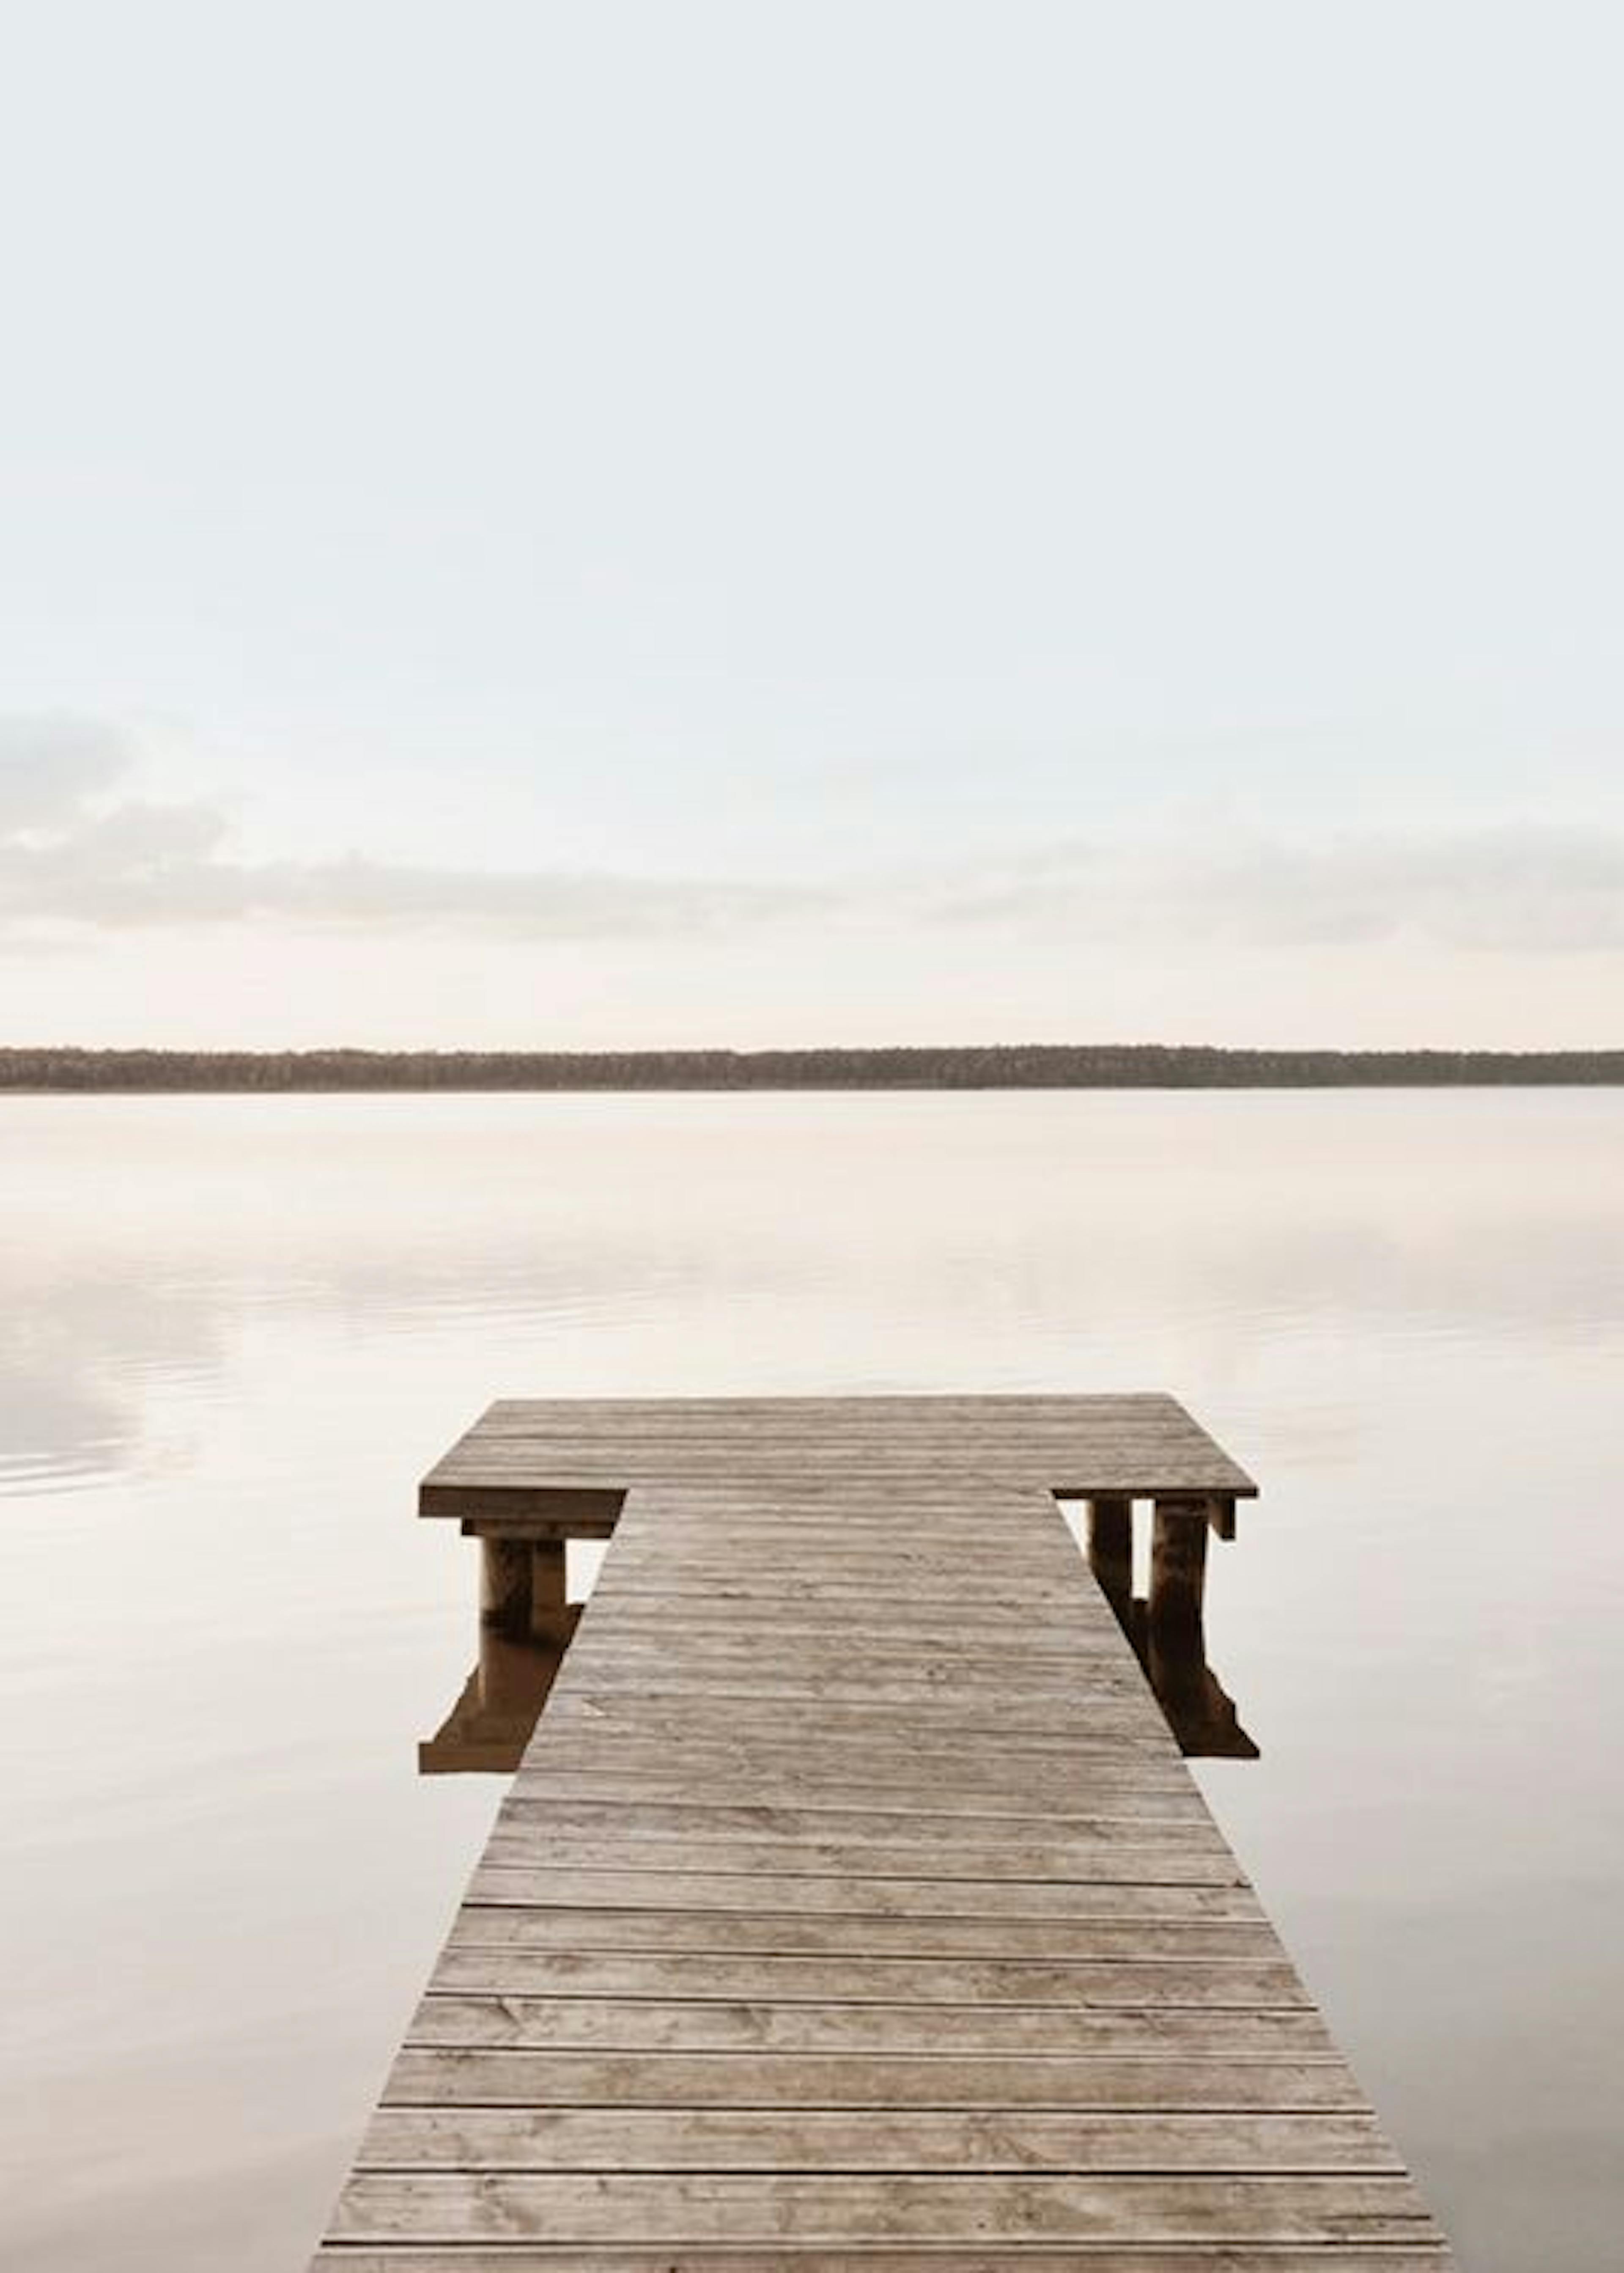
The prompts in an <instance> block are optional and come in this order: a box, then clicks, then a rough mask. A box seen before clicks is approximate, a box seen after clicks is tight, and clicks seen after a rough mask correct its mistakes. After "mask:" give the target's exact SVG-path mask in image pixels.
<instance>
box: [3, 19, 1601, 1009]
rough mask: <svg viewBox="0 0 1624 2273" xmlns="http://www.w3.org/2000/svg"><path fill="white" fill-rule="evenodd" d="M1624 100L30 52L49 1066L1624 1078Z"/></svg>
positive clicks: (58, 35)
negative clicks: (1262, 1063)
mask: <svg viewBox="0 0 1624 2273" xmlns="http://www.w3.org/2000/svg"><path fill="white" fill-rule="evenodd" d="M1620 86H1624V19H1621V18H1620V16H1619V14H1618V12H1617V11H1616V10H1615V9H1613V8H1612V7H1610V6H1605V5H1599V4H1598V5H1596V6H1575V5H1570V4H1563V0H1540V4H1527V5H1519V6H1503V5H1494V4H1493V0H1488V4H1486V0H1473V4H1461V5H1457V4H1454V0H1403V4H1389V0H1343V4H1332V0H1278V4H1275V0H1224V4H1219V0H1111V4H1093V5H1090V4H1088V0H1066V4H1059V0H1057V4H1036V0H985V4H977V5H964V4H954V0H927V4H912V0H862V4H848V0H817V4H810V0H807V4H802V0H740V4H718V0H659V4H652V0H645V4H633V0H570V4H560V0H554V4H548V0H513V4H501V0H458V4H456V5H452V4H449V0H443V4H435V5H432V6H430V5H425V4H422V0H322V4H320V5H309V4H304V0H277V4H275V5H271V4H268V0H261V4H255V5H247V4H243V0H195V4H194V0H142V4H141V5H139V6H135V5H131V4H129V0H117V4H101V5H95V4H82V0H49V4H48V0H20V4H17V5H14V6H13V7H12V8H11V10H10V11H8V13H7V16H6V23H5V36H4V56H3V59H0V310H3V311H4V349H3V351H0V1041H6V1040H10V1041H53V1040H61V1041H78V1042H139V1041H150V1042H160V1043H181V1044H184V1043H196V1044H228V1043H233V1042H241V1043H248V1044H256V1045H265V1046H276V1045H279V1044H311V1043H321V1042H328V1043H343V1042H348V1043H373V1044H378V1045H389V1044H409V1045H428V1046H456V1045H459V1044H466V1045H469V1046H481V1045H490V1046H536V1047H546V1046H570V1047H582V1046H594V1045H599V1044H601V1045H604V1046H622V1045H627V1044H637V1043H648V1044H662V1045H671V1044H680V1043H692V1044H707V1043H710V1044H725V1043H733V1044H737V1045H739V1046H750V1045H753V1044H764V1043H775V1042H783V1043H812V1042H837V1041H846V1040H850V1041H864V1040H868V1041H879V1040H898V1041H909V1040H916V1041H942V1040H951V1039H967V1040H990V1039H992V1040H996V1039H1029V1040H1056V1041H1059V1040H1067V1039H1075V1040H1091V1039H1160V1040H1169V1041H1212V1042H1226V1041H1227V1042H1237V1043H1247V1042H1276V1043H1281V1044H1291V1043H1313V1042H1322V1043H1343V1044H1350V1045H1352V1044H1382V1043H1401V1044H1402V1043H1415V1042H1433V1043H1437V1044H1448V1043H1452V1042H1459V1043H1463V1044H1497V1043H1498V1044H1506V1045H1508V1046H1549V1045H1560V1044H1565V1043H1576V1044H1585V1043H1596V1044H1601V1043H1614V1044H1616V1043H1619V1042H1620V1040H1624V1016H1620V1006H1621V1005H1624V762H1621V761H1624V639H1621V638H1620V632H1621V630H1624V441H1621V439H1620V436H1621V431H1624V414H1621V412H1620V404H1624V315H1621V314H1620V296H1619V291H1618V286H1617V271H1618V266H1619V251H1618V234H1619V223H1620V213H1624V137H1620V133H1619V131H1618V108H1619V99H1620Z"/></svg>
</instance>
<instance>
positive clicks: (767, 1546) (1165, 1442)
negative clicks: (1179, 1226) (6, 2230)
mask: <svg viewBox="0 0 1624 2273" xmlns="http://www.w3.org/2000/svg"><path fill="white" fill-rule="evenodd" d="M1253 1490H1254V1487H1253V1485H1252V1483H1251V1481H1250V1479H1249V1478H1248V1477H1247V1476H1246V1474H1244V1473H1243V1472H1242V1471H1241V1470H1240V1469H1239V1468H1238V1467H1235V1465H1234V1463H1233V1462H1232V1461H1231V1460H1230V1459H1228V1458H1227V1456H1226V1455H1225V1454H1224V1453H1223V1452H1221V1451H1220V1450H1219V1448H1218V1447H1217V1446H1216V1444H1213V1442H1212V1441H1211V1439H1210V1438H1209V1437H1207V1436H1206V1435H1205V1434H1204V1432H1203V1431H1202V1430H1201V1429H1199V1428H1197V1427H1196V1425H1195V1424H1194V1422H1193V1421H1191V1420H1190V1418H1189V1416H1188V1415H1187V1414H1185V1412H1184V1411H1183V1409H1182V1408H1181V1407H1179V1406H1178V1405H1177V1404H1176V1403H1175V1402H1174V1401H1173V1400H1172V1399H1169V1398H1164V1397H1140V1398H1133V1397H1112V1398H1025V1397H1022V1398H953V1399H890V1398H876V1399H849V1400H838V1401H824V1400H813V1399H762V1400H748V1401H745V1400H737V1401H731V1400H730V1401H704V1402H700V1401H695V1402H692V1403H688V1402H666V1401H662V1402H657V1403H656V1402H650V1403H647V1404H637V1403H608V1402H582V1403H570V1404H563V1403H547V1404H540V1403H528V1402H523V1403H507V1404H499V1405H497V1406H494V1407H491V1409H490V1412H489V1413H488V1414H486V1415H485V1417H484V1419H483V1421H482V1422H480V1423H479V1424H478V1425H477V1426H476V1427H475V1429H473V1430H472V1431H470V1433H469V1435H468V1437H465V1438H464V1439H463V1441H462V1442H461V1444H459V1445H458V1446H457V1447H455V1448H454V1450H453V1452H451V1453H449V1454H448V1455H447V1457H446V1459H445V1460H444V1461H442V1462H441V1463H440V1465H439V1467H437V1468H436V1469H435V1470H434V1471H433V1472H432V1474H430V1477H429V1478H428V1479H427V1480H426V1481H425V1483H424V1485H423V1512H424V1513H425V1514H428V1515H440V1516H448V1517H453V1518H455V1519H460V1521H461V1522H462V1524H463V1526H464V1527H465V1529H468V1530H469V1531H471V1532H474V1533H476V1534H479V1535H481V1537H482V1538H483V1542H484V1546H483V1556H484V1564H485V1575H484V1590H483V1604H484V1613H483V1614H484V1617H485V1618H486V1620H487V1622H488V1624H490V1628H491V1629H492V1630H493V1631H494V1632H505V1633H506V1634H507V1635H509V1636H513V1635H519V1634H522V1633H527V1632H528V1633H535V1634H537V1635H540V1636H542V1637H543V1638H545V1637H549V1636H550V1637H553V1638H555V1639H557V1640H558V1641H559V1642H562V1640H563V1639H564V1638H565V1636H566V1635H567V1633H568V1632H569V1631H570V1628H571V1624H572V1622H573V1612H572V1611H571V1610H570V1609H568V1607H567V1606H566V1605H565V1602H564V1587H563V1546H562V1542H563V1540H564V1539H565V1537H567V1536H571V1535H576V1534H591V1533H596V1534H607V1533H612V1542H611V1544H610V1549H609V1551H608V1553H607V1555H606V1557H605V1559H604V1564H603V1568H602V1574H601V1576H600V1578H599V1580H598V1584H597V1587H596V1589H595V1592H594V1594H593V1596H592V1599H591V1601H590V1602H589V1603H588V1604H587V1607H586V1609H585V1610H584V1612H583V1613H582V1614H581V1615H580V1623H579V1627H578V1629H576V1631H575V1632H574V1639H573V1642H572V1643H571V1644H570V1646H569V1647H568V1650H567V1654H565V1657H564V1660H563V1663H562V1668H561V1670H560V1672H559V1675H558V1679H557V1681H556V1683H555V1684H554V1686H553V1688H552V1691H551V1694H550V1697H549V1699H548V1701H547V1704H546V1707H545V1708H544V1710H543V1714H542V1717H541V1720H540V1721H539V1722H538V1724H537V1726H536V1729H535V1734H534V1736H533V1737H532V1738H531V1740H530V1743H529V1744H528V1749H527V1750H526V1752H525V1755H524V1759H523V1761H522V1764H521V1766H520V1769H519V1772H518V1774H517V1775H516V1776H515V1778H514V1781H513V1786H512V1789H511V1791H510V1792H509V1794H508V1797H506V1799H505V1802H504V1804H503V1805H502V1808H501V1810H500V1812H499V1815H498V1820H497V1823H496V1827H495V1829H494V1830H493V1832H492V1834H491V1837H490V1842H489V1845H488V1846H487V1848H486V1850H485V1853H484V1856H483V1859H482V1861H481V1863H480V1864H479V1867H478V1869H477V1871H476V1872H475V1877H474V1879H473V1881H472V1883H471V1885H470V1887H469V1888H468V1894H467V1897H466V1899H465V1901H464V1902H463V1904H462V1907H461V1909H460V1910H459V1912H458V1914H457V1917H456V1920H455V1923H454V1924H453V1929H452V1932H451V1936H450V1939H449V1940H448V1941H447V1943H446V1946H445V1950H444V1952H443V1954H442V1955H441V1957H440V1959H439V1962H438V1965H437V1967H436V1969H435V1971H434V1974H433V1977H432V1978H431V1980H430V1984H429V1987H428V1990H427V1992H426V1994H425V1995H424V1997H423V2001H422V2003H421V2004H420V2006H419V2007H418V2010H417V2012H416V2014H415V2017H414V2019H413V2020H412V2022H410V2024H409V2026H408V2029H407V2032H406V2037H405V2040H404V2043H403V2044H402V2047H401V2050H400V2053H399V2055H398V2057H397V2059H396V2060H395V2064H394V2067H393V2071H392V2073H391V2074H390V2076H389V2079H388V2082H387V2084H386V2086H385V2092H384V2097H383V2100H382V2104H381V2105H380V2106H379V2108H378V2112H377V2113H376V2114H375V2116H374V2117H373V2119H372V2122H371V2125H370V2128H369V2130H368V2132H367V2134H366V2136H365V2139H364V2141H363V2144H362V2147H361V2149H360V2151H359V2153H358V2155H357V2157H356V2161H355V2168H354V2171H353V2173H352V2175H351V2177H350V2179H349V2181H348V2185H347V2186H346V2187H345V2189H344V2192H343V2194H342V2195H341V2199H340V2202H339V2203H338V2206H337V2209H336V2210H335V2212H334V2216H333V2223H332V2226H331V2230H330V2232H329V2234H328V2237H327V2239H326V2242H325V2243H324V2245H323V2247H322V2249H321V2251H320V2253H319V2254H318V2261H317V2262H318V2265H319V2266H322V2267H325V2268H326V2269H327V2273H338V2269H340V2268H342V2269H344V2273H498V2269H499V2273H543V2269H552V2273H562V2269H564V2268H566V2267H567V2268H579V2269H581V2273H656V2269H662V2273H722V2269H724V2268H725V2269H727V2273H767V2269H769V2268H772V2269H785V2273H788V2269H795V2273H833V2269H834V2268H836V2267H853V2268H858V2269H866V2273H902V2269H904V2268H906V2269H909V2273H993V2269H998V2268H1004V2267H1019V2268H1022V2269H1024V2273H1059V2268H1061V2267H1068V2268H1076V2269H1087V2273H1130V2269H1132V2273H1218V2269H1224V2273H1308V2269H1311V2268H1312V2269H1313V2273H1440V2269H1441V2268H1442V2267H1444V2266H1445V2265H1447V2264H1448V2262H1449V2261H1448V2257H1447V2255H1446V2254H1445V2251H1444V2245H1443V2241H1442V2238H1441V2234H1440V2233H1439V2232H1438V2229H1437V2228H1436V2226H1435V2225H1434V2224H1433V2223H1432V2221H1431V2220H1430V2218H1429V2217H1428V2215H1427V2213H1426V2209H1425V2208H1424V2206H1423V2204H1422V2203H1421V2202H1420V2201H1419V2199H1418V2196H1417V2194H1416V2192H1415V2190H1414V2188H1413V2187H1412V2185H1411V2182H1410V2180H1409V2179H1408V2178H1407V2176H1406V2174H1405V2172H1404V2171H1403V2166H1402V2164H1401V2163H1400V2161H1399V2158H1398V2157H1397V2155H1396V2153H1395V2151H1394V2149H1393V2148H1392V2146H1391V2145H1390V2144H1389V2142H1388V2140H1387V2139H1386V2138H1385V2136H1384V2135H1383V2134H1382V2133H1381V2129H1380V2127H1379V2126H1378V2124H1377V2122H1376V2120H1375V2119H1374V2117H1373V2114H1372V2112H1371V2110H1370V2108H1369V2107H1368V2105H1367V2104H1366V2101H1365V2099H1364V2097H1363V2095H1362V2094H1361V2092H1360V2090H1359V2088H1358V2084H1357V2082H1355V2080H1354V2078H1353V2076H1352V2075H1351V2073H1350V2071H1349V2069H1348V2067H1347V2066H1346V2064H1345V2062H1344V2061H1343V2059H1342V2057H1341V2055H1340V2054H1339V2053H1338V2052H1337V2050H1336V2046H1335V2044H1333V2043H1332V2041H1331V2039H1330V2037H1329V2035H1328V2030H1327V2029H1326V2026H1325V2023H1324V2022H1323V2020H1322V2019H1321V2015H1320V2014H1319V2013H1318V2012H1317V2011H1316V2010H1315V2008H1314V2006H1313V2001H1312V1999H1310V1998H1309V1996H1308V1994H1307V1992H1306V1990H1305V1988H1304V1986H1303V1984H1302V1983H1301V1981H1300V1980H1299V1979H1298V1976H1297V1973H1296V1971H1295V1969H1294V1968H1293V1967H1292V1965H1291V1962H1290V1961H1289V1959H1288V1958H1287V1957H1286V1955H1285V1953H1284V1951H1283V1948H1282V1947H1281V1945H1280V1943H1279V1941H1278V1939H1276V1935H1275V1933H1274V1931H1273V1929H1272V1928H1271V1926H1270V1925H1269V1921H1268V1919H1267V1917H1265V1916H1264V1913H1263V1911H1262V1909H1261V1906H1260V1904H1259V1902H1258V1901H1257V1898H1256V1896H1255V1895H1254V1893H1253V1891H1252V1889H1251V1888H1250V1887H1249V1886H1248V1885H1247V1883H1246V1879H1245V1876H1244V1874H1243V1872H1241V1870H1240V1868H1239V1864H1237V1862H1236V1860H1235V1858H1234V1857H1233V1855H1232V1854H1231V1851H1230V1849H1229V1848H1228V1846H1227V1845H1226V1843H1225V1842H1224V1839H1223V1838H1222V1836H1221V1835H1220V1834H1219V1832H1218V1830H1217V1828H1216V1826H1215V1825H1214V1823H1213V1821H1212V1819H1211V1818H1210V1817H1209V1814H1208V1812H1207V1811H1206V1808H1205V1806H1204V1804H1203V1803H1202V1801H1201V1796H1200V1794H1199V1792H1198V1790H1197V1789H1196V1787H1195V1785H1194V1782H1193V1781H1192V1779H1191V1777H1190V1774H1189V1772H1188V1770H1187V1769H1186V1767H1185V1765H1184V1763H1183V1760H1182V1759H1180V1757H1179V1749H1178V1746H1177V1744H1175V1741H1174V1739H1173V1737H1172V1736H1171V1734H1170V1732H1169V1729H1168V1727H1167V1724H1166V1722H1165V1721H1164V1718H1163V1715H1162V1713H1161V1711H1160V1710H1159V1709H1158V1707H1157V1706H1156V1702H1155V1700H1154V1698H1153V1696H1152V1693H1151V1691H1150V1689H1149V1687H1148V1685H1147V1684H1146V1681H1145V1678H1144V1676H1143V1674H1142V1673H1141V1666H1140V1661H1139V1659H1138V1658H1137V1657H1136V1656H1135V1654H1134V1650H1133V1649H1132V1648H1131V1647H1129V1644H1128V1642H1127V1641H1126V1639H1125V1638H1124V1632H1123V1624H1121V1623H1119V1614H1120V1615H1121V1616H1122V1617H1126V1615H1127V1610H1128V1609H1129V1607H1130V1605H1131V1575H1130V1573H1131V1561H1130V1560H1129V1559H1128V1557H1129V1544H1130V1530H1131V1522H1132V1515H1131V1510H1132V1506H1133V1504H1134V1502H1135V1501H1148V1502H1149V1503H1151V1504H1152V1506H1153V1509H1154V1514H1153V1518H1152V1520H1153V1524H1154V1529H1155V1539H1154V1557H1153V1574H1152V1585H1151V1592H1150V1598H1149V1609H1148V1614H1147V1619H1146V1624H1147V1625H1148V1630H1149V1632H1148V1647H1149V1657H1150V1660H1151V1661H1154V1659H1155V1657H1156V1653H1157V1651H1158V1649H1160V1650H1163V1651H1164V1652H1166V1653H1170V1654H1171V1653H1172V1652H1173V1651H1175V1650H1177V1649H1179V1648H1183V1647H1187V1646H1188V1645H1189V1643H1190V1642H1191V1639H1192V1637H1194V1639H1195V1641H1196V1642H1197V1643H1199V1637H1200V1621H1201V1572H1202V1565H1203V1557H1204V1554H1205V1548H1206V1540H1207V1536H1208V1530H1209V1526H1210V1527H1212V1528H1214V1529H1216V1531H1218V1532H1219V1534H1221V1535H1229V1534H1231V1533H1232V1530H1233V1513H1234V1507H1235V1503H1236V1502H1237V1501H1238V1500H1241V1499H1245V1498H1247V1497H1251V1496H1252V1494H1253ZM1057 1492H1059V1493H1061V1494H1064V1495H1066V1496H1072V1495H1075V1496H1076V1497H1081V1498H1086V1499H1088V1500H1089V1501H1090V1502H1091V1503H1092V1504H1093V1509H1094V1533H1093V1544H1092V1550H1091V1559H1092V1561H1093V1562H1094V1564H1095V1570H1096V1577H1097V1579H1098V1580H1099V1583H1098V1584H1096V1583H1095V1579H1093V1578H1091V1577H1090V1575H1089V1568H1088V1565H1087V1564H1085V1563H1084V1561H1083V1559H1082V1557H1081V1556H1080V1555H1079V1553H1078V1550H1077V1548H1076V1546H1075V1543H1074V1540H1073V1537H1072V1534H1071V1532H1070V1530H1069V1528H1068V1527H1067V1526H1066V1521H1065V1519H1064V1518H1063V1516H1062V1514H1061V1512H1060V1511H1059V1507H1058V1506H1057V1504H1056V1499H1055V1497H1054V1495H1055V1494H1056V1493H1057ZM1113 1603H1114V1604H1115V1605H1116V1609H1115V1610H1113V1607H1112V1604H1113Z"/></svg>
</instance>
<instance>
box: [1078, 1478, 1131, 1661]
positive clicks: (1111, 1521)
mask: <svg viewBox="0 0 1624 2273" xmlns="http://www.w3.org/2000/svg"><path fill="white" fill-rule="evenodd" d="M1089 1570H1090V1571H1092V1572H1093V1573H1094V1575H1095V1577H1096V1579H1098V1581H1099V1587H1100V1592H1101V1593H1102V1594H1104V1597H1105V1600H1106V1601H1107V1602H1109V1603H1110V1604H1111V1609H1113V1610H1114V1611H1115V1612H1116V1614H1117V1623H1118V1624H1119V1625H1120V1626H1121V1627H1122V1629H1123V1631H1124V1632H1126V1631H1127V1628H1128V1625H1129V1622H1130V1620H1131V1619H1132V1617H1133V1613H1134V1503H1133V1501H1132V1500H1131V1499H1123V1498H1121V1497H1119V1496H1117V1495H1111V1496H1110V1497H1103V1498H1099V1499H1091V1500H1090V1501H1089Z"/></svg>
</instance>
